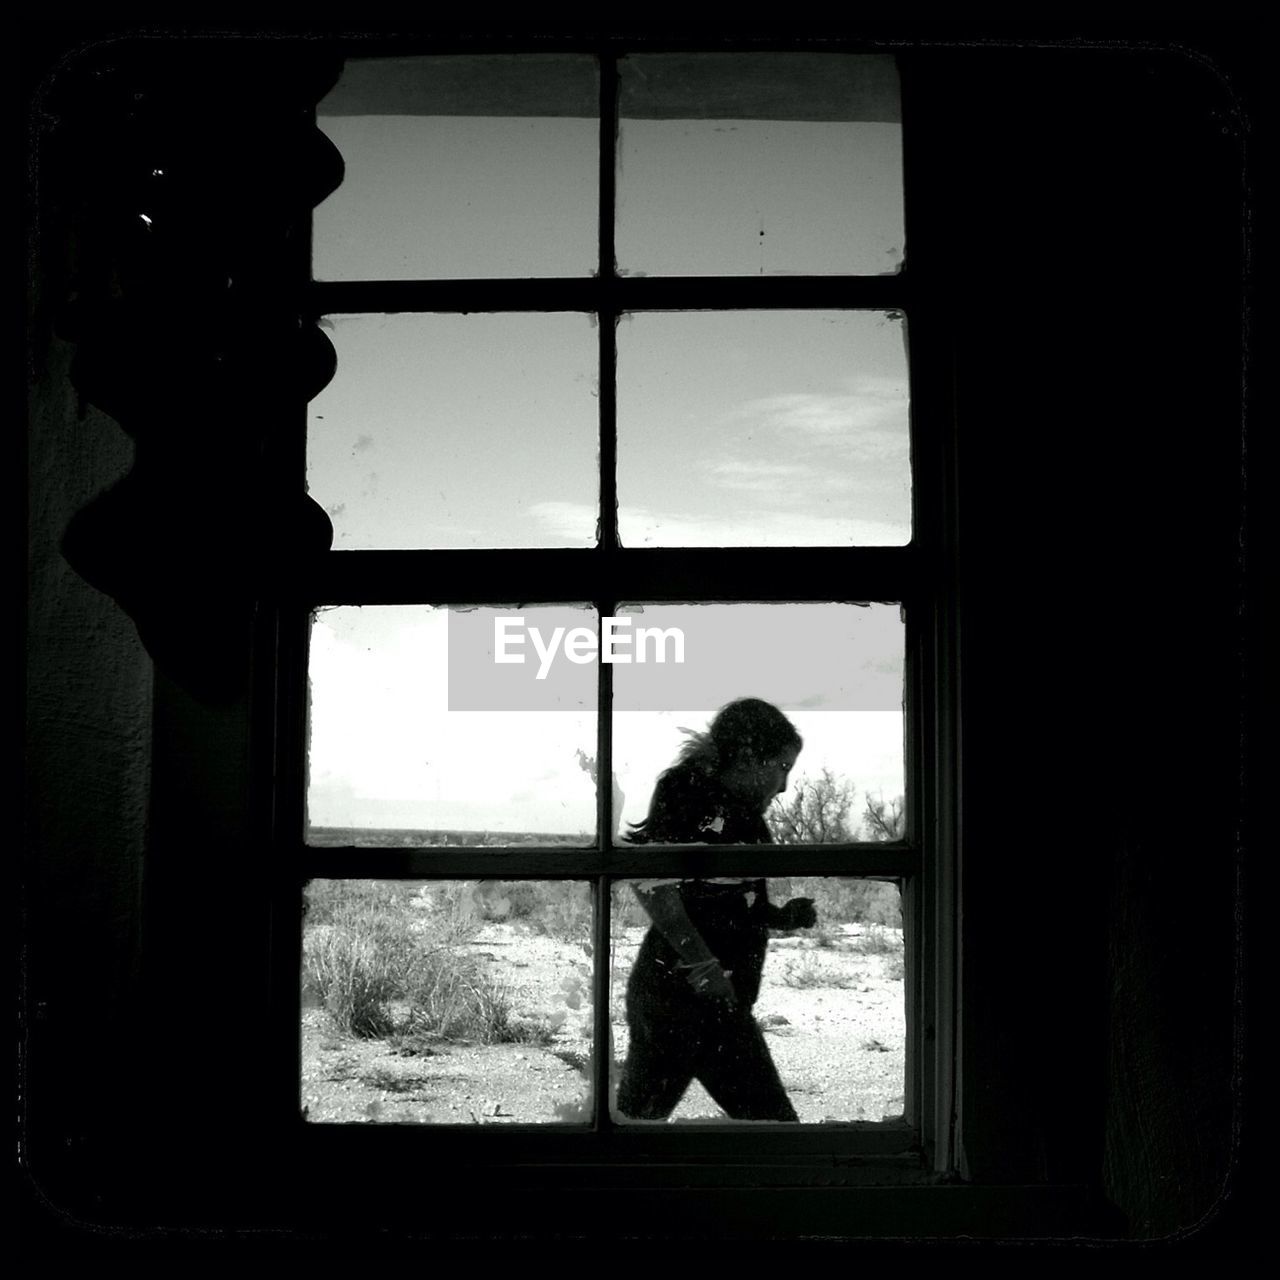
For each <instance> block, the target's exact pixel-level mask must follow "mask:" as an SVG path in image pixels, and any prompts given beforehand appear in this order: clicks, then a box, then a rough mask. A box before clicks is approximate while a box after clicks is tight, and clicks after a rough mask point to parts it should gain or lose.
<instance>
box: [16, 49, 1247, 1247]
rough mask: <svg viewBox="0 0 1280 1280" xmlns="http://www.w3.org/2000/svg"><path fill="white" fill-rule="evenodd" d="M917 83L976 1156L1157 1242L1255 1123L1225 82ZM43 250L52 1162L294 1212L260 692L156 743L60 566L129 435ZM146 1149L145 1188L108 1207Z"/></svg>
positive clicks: (33, 618) (37, 1022)
mask: <svg viewBox="0 0 1280 1280" xmlns="http://www.w3.org/2000/svg"><path fill="white" fill-rule="evenodd" d="M925 65H927V66H928V67H929V69H930V74H931V76H932V77H933V80H934V84H935V86H936V87H937V91H936V92H935V94H934V101H935V102H937V103H943V102H947V103H951V104H961V105H958V106H956V107H955V109H954V110H953V111H952V112H951V113H950V114H949V115H947V116H946V118H945V119H942V117H941V116H939V121H940V123H939V124H938V126H937V128H936V130H935V131H934V133H933V136H932V141H931V144H930V145H931V146H932V147H934V148H935V150H934V153H933V154H934V158H935V160H936V162H937V164H938V166H939V169H938V172H939V174H940V175H942V176H941V177H940V179H939V181H938V182H937V184H936V188H935V197H936V198H938V199H940V200H945V206H944V207H945V209H946V212H947V217H946V219H945V220H940V221H939V225H940V226H945V227H946V229H947V235H948V236H949V238H950V239H949V244H948V253H947V254H946V255H945V259H946V261H947V262H948V263H949V266H948V267H947V270H948V272H949V288H950V292H951V296H952V298H953V300H954V307H953V317H952V319H953V334H954V351H955V361H954V376H955V390H956V404H957V413H958V456H959V469H960V477H961V507H960V554H961V561H960V563H961V610H962V613H961V623H962V627H961V640H962V647H963V685H962V692H963V712H964V717H963V739H964V741H963V773H962V802H963V833H964V848H963V879H962V884H963V894H964V899H963V930H962V935H961V936H962V952H961V964H962V1011H963V1017H962V1033H963V1041H962V1048H963V1053H962V1065H961V1099H960V1112H961V1129H960V1133H961V1138H962V1150H963V1158H964V1167H965V1171H966V1173H967V1174H968V1176H970V1177H971V1178H972V1179H974V1180H975V1181H977V1182H985V1183H990V1184H994V1185H1001V1184H1010V1183H1034V1182H1044V1181H1059V1180H1061V1181H1069V1182H1077V1183H1092V1184H1096V1185H1097V1186H1098V1187H1099V1189H1100V1190H1101V1191H1102V1192H1103V1193H1105V1195H1106V1197H1107V1198H1108V1199H1109V1200H1110V1202H1111V1203H1112V1204H1113V1205H1114V1206H1115V1207H1116V1210H1117V1216H1116V1217H1115V1218H1114V1219H1112V1220H1111V1224H1110V1229H1112V1230H1114V1231H1115V1232H1117V1233H1119V1234H1127V1235H1130V1236H1135V1237H1148V1238H1150V1237H1159V1236H1164V1235H1167V1234H1169V1233H1170V1232H1175V1231H1179V1230H1183V1229H1186V1228H1189V1227H1192V1226H1193V1225H1194V1224H1195V1223H1196V1222H1197V1221H1199V1220H1200V1219H1201V1218H1202V1217H1203V1216H1204V1215H1205V1214H1206V1213H1210V1212H1211V1211H1213V1209H1214V1208H1215V1206H1216V1205H1218V1204H1219V1203H1220V1195H1221V1190H1222V1187H1223V1183H1224V1179H1226V1178H1227V1177H1228V1174H1229V1173H1230V1171H1231V1169H1232V1167H1233V1159H1234V1152H1233V1136H1232V1117H1233V1107H1234V1106H1235V1105H1236V1103H1237V1102H1238V1100H1239V1094H1238V1087H1237V1083H1236V1081H1235V1079H1234V1077H1233V1066H1234V1056H1233V1055H1234V1051H1235V1042H1234V1039H1233V1037H1234V1035H1235V1033H1236V1026H1235V1017H1236V1013H1237V1009H1236V1005H1235V1003H1234V999H1233V985H1232V984H1233V978H1234V963H1235V959H1236V956H1237V946H1236V942H1237V940H1236V936H1235V930H1236V911H1237V907H1238V905H1239V904H1238V902H1237V898H1236V892H1237V888H1236V880H1237V870H1238V866H1237V853H1236V849H1237V826H1238V823H1239V820H1240V818H1241V800H1240V793H1239V785H1240V767H1241V763H1240V750H1239V746H1240V740H1239V724H1238V717H1239V710H1240V697H1241V688H1240V685H1239V675H1240V670H1241V659H1240V644H1241V633H1240V623H1239V617H1238V604H1239V596H1240V566H1239V526H1240V500H1241V493H1240V485H1241V452H1240V451H1241V435H1240V412H1241V407H1240V389H1241V361H1240V352H1241V340H1242V339H1241V325H1240V312H1241V290H1240V275H1241V270H1242V258H1241V248H1242V224H1241V214H1242V208H1243V196H1242V191H1241V184H1242V159H1241V141H1240V122H1239V117H1238V115H1237V114H1236V112H1235V107H1234V105H1233V102H1232V96H1231V92H1232V87H1233V86H1232V83H1231V81H1230V80H1228V81H1227V82H1226V83H1225V84H1224V82H1223V80H1222V78H1221V77H1220V76H1219V75H1218V74H1217V73H1215V71H1214V70H1213V68H1212V67H1211V66H1206V65H1205V64H1204V63H1203V62H1201V61H1197V60H1195V59H1191V58H1187V57H1185V56H1183V55H1181V54H1173V53H1160V52H1153V53H1141V54H1140V53H1137V52H1135V51H1134V50H1132V49H1117V50H1113V51H1111V52H1106V53H1101V52H1093V51H1089V50H1086V49H1083V48H1073V49H1069V50H1065V51H1056V52H1055V51H1037V50H1034V49H1031V48H1028V47H1025V46H1023V47H1017V48H1007V49H1000V50H986V51H983V50H974V49H960V48H954V49H943V50H939V51H936V52H934V53H932V54H930V55H929V57H928V60H927V62H926V64H925ZM37 172H38V170H37ZM44 212H47V210H45V211H44ZM47 229H48V225H47V224H46V230H47ZM50 248H51V246H50V245H48V244H47V243H46V244H44V245H43V247H42V249H41V252H40V253H38V254H37V256H36V257H35V258H34V259H33V261H34V262H35V264H36V267H37V270H36V272H35V280H34V288H35V294H34V296H35V298H36V301H37V306H36V307H35V309H34V312H33V314H34V321H33V324H32V339H33V350H34V352H35V359H34V371H33V380H32V383H31V388H32V405H33V409H32V414H31V423H32V430H31V444H30V446H29V449H30V493H31V497H30V518H31V545H32V552H31V556H30V573H29V580H30V604H29V615H28V617H29V623H28V632H29V637H28V638H29V658H28V734H29V739H28V740H29V746H28V756H27V763H28V774H29V783H28V800H27V814H28V857H27V863H26V866H27V877H26V886H27V894H28V901H29V919H28V929H27V961H28V969H27V990H28V995H29V1000H30V1002H31V1003H30V1004H29V1007H28V1015H29V1020H28V1022H27V1034H28V1045H29V1057H28V1059H27V1062H28V1068H29V1071H28V1082H29V1091H28V1094H27V1097H26V1102H27V1125H28V1130H27V1132H28V1139H29V1142H28V1157H29V1162H30V1164H31V1166H32V1167H33V1169H34V1170H35V1171H36V1173H37V1174H38V1177H37V1184H38V1185H39V1186H40V1187H41V1188H42V1189H44V1190H47V1191H48V1193H49V1194H50V1195H51V1196H52V1197H53V1199H54V1200H55V1201H56V1202H57V1203H59V1204H63V1205H67V1206H69V1207H71V1208H72V1210H73V1211H74V1212H75V1213H76V1214H79V1215H82V1216H84V1217H86V1218H89V1219H92V1218H93V1217H94V1216H95V1214H99V1215H102V1216H104V1217H105V1220H107V1221H114V1220H119V1215H120V1213H121V1212H122V1208H121V1207H122V1206H126V1207H128V1206H133V1207H134V1209H135V1210H136V1212H135V1221H136V1222H137V1223H139V1224H140V1225H143V1226H146V1225H147V1224H148V1223H153V1224H154V1223H159V1222H162V1221H172V1222H176V1223H181V1222H182V1221H183V1220H184V1219H183V1214H184V1212H185V1213H188V1214H190V1213H194V1212H195V1210H194V1209H193V1206H200V1212H201V1213H202V1214H203V1215H204V1216H206V1217H208V1218H210V1219H212V1220H214V1221H218V1220H221V1221H222V1222H223V1223H224V1224H227V1225H229V1224H231V1223H239V1222H241V1221H244V1222H248V1221H250V1220H257V1221H269V1220H271V1219H272V1218H273V1216H275V1215H287V1212H288V1210H287V1209H286V1208H285V1206H288V1205H289V1204H290V1203H291V1191H290V1184H289V1182H288V1178H289V1176H290V1171H289V1170H288V1163H287V1160H286V1159H284V1156H285V1153H284V1152H283V1151H281V1150H280V1149H278V1148H277V1147H275V1146H273V1143H274V1142H275V1138H274V1136H272V1131H271V1130H270V1128H269V1127H267V1125H266V1121H265V1120H264V1112H265V1111H266V1110H268V1109H269V1108H268V1107H267V1103H266V1095H265V1093H264V1090H263V1086H262V1076H261V1074H260V1073H259V1072H257V1071H256V1070H255V1069H254V1068H253V1066H252V1064H251V1063H250V1062H247V1061H246V1060H245V1057H244V1056H243V1055H244V1053H245V1050H244V1046H245V1044H246V1043H253V1042H254V1039H255V1037H260V1038H261V1039H262V1040H265V1039H266V1038H267V1037H268V1036H269V1034H270V1029H269V1027H268V1026H267V1017H268V1012H267V993H266V992H265V991H264V990H262V989H261V987H260V984H259V985H257V986H255V985H254V982H253V974H254V972H255V971H256V969H257V966H258V965H259V963H260V960H261V957H262V956H263V955H264V954H265V948H266V947H267V945H268V943H269V933H268V921H267V919H266V917H265V915H264V913H263V911H262V909H261V905H260V904H261V899H260V898H259V899H257V903H258V905H257V906H255V896H254V885H255V884H256V883H257V881H256V876H257V875H258V874H259V872H260V871H261V868H260V867H257V866H254V865H247V866H246V865H245V864H244V863H242V862H241V863H238V862H236V858H237V856H239V857H241V858H244V859H248V860H249V861H250V863H251V862H252V858H253V856H254V846H253V843H252V832H251V824H250V798H249V797H248V796H247V794H246V786H247V766H248V761H249V752H250V740H249V719H248V711H247V706H246V705H245V704H244V703H238V704H236V703H233V704H231V705H224V706H223V707H222V708H221V709H220V710H218V711H216V712H210V711H208V710H207V709H205V708H203V707H202V704H200V703H199V701H198V700H195V699H190V698H188V697H187V696H186V695H185V694H183V693H182V691H181V690H178V689H176V688H173V687H171V686H169V685H166V684H164V683H163V682H162V687H163V689H164V696H163V698H162V699H161V702H162V714H161V716H160V718H159V720H158V721H156V722H155V724H154V726H153V716H152V706H151V686H152V677H151V667H150V663H149V661H148V660H147V658H146V655H145V653H144V652H143V650H142V649H141V647H140V646H139V644H138V643H137V639H136V634H135V632H134V630H133V626H132V624H131V623H130V622H129V621H128V619H127V618H126V617H125V616H124V615H123V614H122V613H121V612H120V610H119V609H118V608H117V607H116V606H115V604H113V603H112V602H111V601H110V600H109V599H108V598H107V597H106V596H104V595H101V594H99V593H97V592H95V591H94V590H93V589H92V588H90V587H88V586H87V585H86V584H84V583H83V582H82V581H81V580H80V579H79V578H77V577H76V576H75V575H74V574H73V573H72V572H71V571H70V569H69V568H68V567H67V565H66V564H65V562H64V561H63V560H62V558H61V556H60V555H59V553H58V550H57V546H58V540H59V539H60V537H61V535H62V531H63V529H64V528H65V526H66V522H67V520H68V519H69V518H70V516H71V515H72V514H73V513H74V512H75V511H76V510H78V509H79V508H80V507H82V506H83V505H84V503H85V502H86V501H87V500H88V498H89V497H91V496H92V495H93V494H94V493H96V492H98V491H100V490H101V489H102V488H104V487H106V485H108V484H109V483H110V482H111V481H112V480H113V479H114V478H115V477H117V476H118V475H119V474H120V473H121V472H122V471H123V470H124V469H125V468H127V466H128V464H129V455H130V447H129V444H128V442H127V440H126V439H125V437H124V436H123V435H122V434H120V433H119V432H118V431H117V430H116V428H115V427H114V426H113V424H112V423H111V422H110V420H109V419H106V418H104V417H103V416H102V415H100V414H98V413H96V412H95V411H92V410H90V411H89V413H88V415H87V416H84V417H82V416H81V415H80V414H79V413H78V411H77V404H76V399H75V396H74V393H73V392H72V391H71V389H70V387H69V384H68V373H67V370H68V361H69V358H70V352H71V348H70V346H69V345H68V344H65V343H61V342H58V341H56V340H53V339H52V337H51V332H50V330H51V317H52V313H53V311H54V310H55V308H56V305H57V299H56V298H55V297H53V296H52V295H53V294H56V292H57V291H58V290H59V289H60V288H61V287H63V286H64V285H65V279H64V278H63V277H62V276H61V275H60V273H59V272H60V269H59V267H58V265H57V263H58V261H59V258H58V253H57V252H56V249H57V246H52V248H53V249H54V252H53V253H52V254H51V253H50ZM247 636H248V631H247V630H244V631H243V633H242V635H241V638H240V639H238V640H237V639H236V638H235V636H234V634H233V637H232V640H231V641H230V643H232V644H245V645H247ZM153 734H154V751H153ZM153 757H154V759H155V762H156V765H157V768H156V770H155V773H154V787H155V789H156V791H157V794H156V795H154V796H152V787H153V783H152V779H153V774H152V770H151V764H152V760H153ZM160 793H162V794H160ZM149 798H150V800H151V801H152V804H151V808H150V810H148V802H149ZM148 823H150V825H151V834H150V836H149V838H148ZM184 824H185V826H184ZM144 872H145V877H146V889H147V894H148V897H147V908H146V911H145V913H144V911H143V910H142V908H141V906H140V902H141V893H142V889H143V884H144ZM228 936H230V937H233V938H235V939H236V947H235V948H234V949H233V951H232V952H231V953H230V958H229V959H226V960H220V959H219V958H218V956H219V954H220V953H219V952H218V951H217V950H216V949H215V948H216V946H218V945H221V944H217V943H215V942H214V940H215V939H218V938H226V937H228ZM222 954H225V953H222ZM86 1028H88V1029H89V1034H86ZM156 1152H163V1153H164V1164H163V1166H162V1176H161V1177H160V1178H159V1179H156V1178H155V1177H154V1175H155V1173H156V1172H157V1165H156V1163H155V1159H154V1156H155V1153H156ZM246 1153H252V1155H251V1157H249V1158H246ZM134 1155H136V1156H137V1157H138V1164H139V1166H140V1168H141V1170H142V1171H143V1172H140V1173H139V1176H140V1177H143V1178H144V1179H145V1181H144V1182H140V1183H138V1184H137V1185H138V1187H139V1188H141V1190H137V1191H134V1192H129V1191H125V1192H123V1193H121V1192H120V1186H121V1185H122V1184H121V1178H122V1176H123V1174H122V1171H123V1170H125V1169H126V1168H127V1167H128V1166H129V1164H130V1163H131V1159H130V1158H131V1156H134ZM294 1172H296V1171H294ZM113 1184H114V1185H113ZM160 1184H164V1185H163V1187H162V1186H161V1185H160ZM113 1189H114V1190H115V1192H116V1193H117V1194H116V1195H115V1196H114V1199H113V1196H112V1191H113ZM161 1190H164V1191H165V1192H166V1194H167V1193H169V1192H172V1193H173V1195H174V1199H173V1201H172V1206H171V1207H170V1208H169V1209H167V1210H166V1211H164V1212H162V1211H161V1210H160V1209H159V1208H157V1207H156V1206H157V1204H158V1203H159V1201H158V1199H156V1197H158V1196H159V1195H160V1193H161ZM904 1194H909V1193H904ZM139 1196H143V1197H152V1198H151V1199H145V1198H144V1199H141V1200H140V1199H139V1198H138V1197H139ZM108 1204H110V1205H111V1208H110V1210H106V1209H104V1208H103V1206H104V1205H108ZM113 1215H115V1216H114V1217H113ZM282 1220H283V1217H282Z"/></svg>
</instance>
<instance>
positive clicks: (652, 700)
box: [613, 604, 906, 843]
mask: <svg viewBox="0 0 1280 1280" xmlns="http://www.w3.org/2000/svg"><path fill="white" fill-rule="evenodd" d="M618 613H619V616H620V617H623V618H627V619H629V626H628V628H627V634H629V635H630V636H631V637H632V639H631V642H630V653H631V655H632V656H633V657H634V656H637V655H638V654H639V653H640V652H641V651H643V652H644V655H645V661H643V662H641V661H632V662H630V663H625V664H617V663H615V665H614V668H613V698H614V717H613V744H614V746H613V765H614V771H615V778H614V786H615V794H616V793H617V792H618V791H620V792H621V795H622V800H621V804H620V806H619V807H620V809H621V817H622V820H623V821H622V824H621V830H622V831H623V832H624V833H625V832H626V831H627V830H629V825H630V824H634V823H638V822H642V821H643V820H644V819H645V818H646V816H647V815H648V813H649V811H650V809H651V807H652V802H653V797H654V792H655V787H656V785H657V782H658V779H659V776H660V775H661V774H662V773H663V772H664V771H665V770H667V769H668V768H670V767H671V766H672V765H674V764H675V763H676V761H677V759H678V757H679V756H680V754H681V752H682V751H683V750H684V749H685V748H686V746H687V745H688V744H690V743H691V742H692V741H693V740H692V739H691V738H690V735H689V732H688V731H689V730H693V731H696V732H698V733H705V732H706V731H707V730H708V728H709V727H710V725H711V722H712V718H713V716H714V714H715V713H716V712H717V711H718V710H719V709H720V708H721V707H724V706H726V705H727V704H729V703H732V702H734V701H735V700H737V699H742V698H756V699H761V700H763V701H764V702H765V703H767V704H770V705H769V706H768V707H766V708H765V709H764V710H763V711H758V712H757V713H754V719H753V718H752V717H751V716H748V717H747V719H746V720H742V721H739V722H738V723H739V724H740V725H745V726H746V727H745V728H744V729H742V730H736V729H734V728H733V724H734V722H733V720H732V719H727V720H726V721H724V722H723V724H724V725H725V726H727V728H726V729H723V730H721V731H720V732H721V742H722V747H723V749H724V750H728V751H732V750H733V749H734V747H735V746H737V745H739V740H740V739H741V738H742V737H743V736H744V735H745V734H746V733H747V731H748V730H750V731H752V732H755V733H757V734H758V735H765V736H769V735H772V738H776V739H777V740H779V741H781V740H782V739H784V738H787V737H788V736H789V734H790V730H791V729H794V731H795V732H796V733H797V734H798V735H799V736H800V737H801V738H802V739H803V746H802V747H801V748H800V751H799V754H798V756H796V758H795V762H794V764H793V765H792V768H791V771H790V773H789V775H788V776H787V777H786V778H785V779H778V780H777V782H778V785H784V784H785V789H784V790H783V791H782V793H781V794H780V795H778V797H777V799H775V800H773V801H772V803H770V802H769V797H768V796H765V797H762V798H761V799H760V801H759V803H757V804H754V813H753V812H752V803H749V802H748V801H746V800H744V801H743V802H742V803H741V805H739V806H737V807H736V808H735V810H734V814H732V815H729V817H730V818H731V819H732V821H731V822H730V827H731V828H732V829H733V830H738V831H742V830H745V834H739V835H737V836H736V837H735V839H736V840H740V841H741V842H743V843H753V842H754V841H755V839H756V838H758V834H759V833H758V827H756V828H754V829H750V830H746V829H745V828H744V824H751V823H754V822H755V816H756V815H758V814H759V813H760V812H761V811H762V810H763V812H764V816H765V821H766V822H767V823H768V825H769V826H770V829H771V831H772V833H773V838H774V839H775V840H778V841H787V842H797V841H798V842H804V843H829V842H832V841H847V840H859V839H866V840H872V839H877V838H878V836H877V835H876V834H875V831H873V830H872V829H871V828H872V827H874V826H875V822H874V819H873V818H872V816H871V812H872V810H876V807H877V806H881V805H883V806H885V807H886V812H887V813H888V814H890V815H892V813H893V812H894V811H895V806H897V812H901V808H902V803H903V799H902V798H903V797H904V795H905V785H904V783H905V774H904V768H903V730H904V724H903V712H902V690H903V654H904V652H905V643H906V636H905V627H904V624H903V621H902V615H901V611H900V609H899V607H898V606H897V605H889V604H871V605H854V604H735V605H691V604H679V605H653V604H648V605H644V606H632V605H628V606H623V607H621V608H619V610H618ZM642 627H643V628H645V629H647V631H648V633H649V634H650V635H654V636H655V637H656V636H662V637H663V638H664V643H665V645H666V650H667V652H666V657H667V659H668V660H667V661H666V662H662V663H659V662H656V661H655V660H654V659H655V656H656V653H657V649H656V644H657V640H656V638H655V639H653V640H649V639H648V638H647V636H646V637H642V636H641V634H640V633H641V628H642ZM673 632H678V633H680V635H681V637H682V642H681V643H682V646H683V657H684V660H683V662H679V663H677V662H674V661H672V659H673V658H674V656H675V649H674V644H673V637H672V634H671V633H673ZM784 717H785V719H783V718H784ZM779 721H781V723H780V724H779ZM788 726H789V727H788ZM712 774H713V779H712V780H713V782H715V783H716V784H717V786H719V785H720V780H719V777H718V774H717V773H716V770H715V769H714V768H713V770H712ZM677 781H679V778H677ZM815 788H816V789H817V790H818V792H819V796H818V797H817V798H816V799H815V796H814V790H815ZM717 795H718V793H717ZM716 798H717V796H710V797H709V798H708V796H704V795H703V794H702V792H700V791H699V792H697V793H696V794H695V795H693V796H692V797H690V798H689V802H690V804H695V806H696V803H701V802H703V801H706V802H707V803H711V802H712V801H714V800H715V799H716ZM766 806H767V808H766ZM868 806H871V809H869V808H868ZM739 810H741V812H739ZM876 811H878V810H876ZM820 814H825V818H824V819H823V820H822V821H819V816H818V815H820ZM735 815H736V816H735ZM715 816H716V815H715V814H714V813H712V814H703V813H696V814H694V813H689V814H686V815H684V817H683V818H680V817H674V816H672V817H669V818H668V821H667V825H666V826H665V827H664V828H663V829H662V833H661V835H660V836H659V837H656V838H658V839H661V840H662V842H664V843H683V842H685V841H689V840H698V839H706V838H707V837H705V836H699V835H698V834H697V831H698V830H699V829H700V828H701V825H702V822H703V820H704V819H709V820H711V821H714V819H715ZM890 820H891V819H890ZM681 822H684V824H685V827H684V828H682V827H681V825H680V824H681ZM869 823H870V824H871V825H870V826H869V825H868V824H869ZM690 824H692V826H693V831H692V833H689V832H688V831H687V830H686V829H685V828H687V827H688V826H689V825H690ZM717 834H718V836H719V833H717ZM719 838H721V839H729V838H730V837H729V834H725V835H722V836H719Z"/></svg>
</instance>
